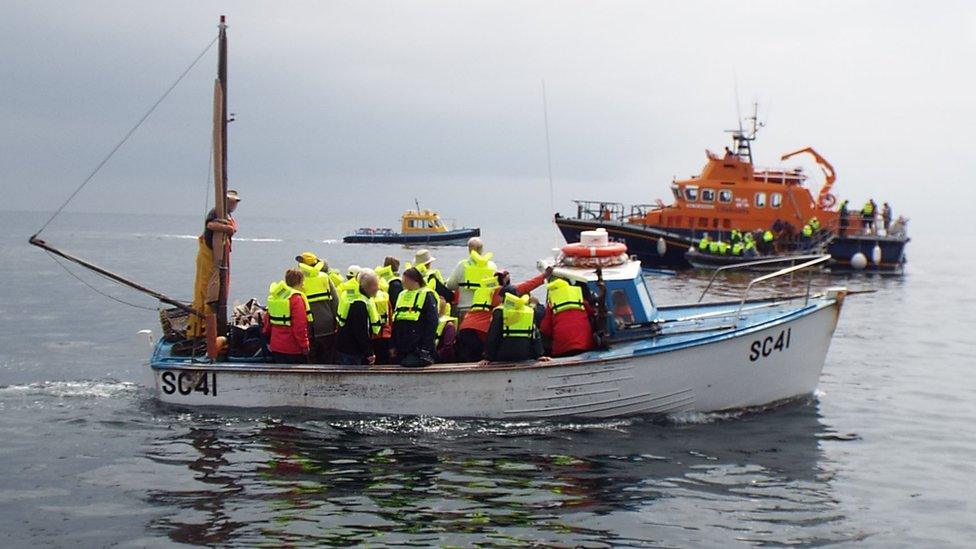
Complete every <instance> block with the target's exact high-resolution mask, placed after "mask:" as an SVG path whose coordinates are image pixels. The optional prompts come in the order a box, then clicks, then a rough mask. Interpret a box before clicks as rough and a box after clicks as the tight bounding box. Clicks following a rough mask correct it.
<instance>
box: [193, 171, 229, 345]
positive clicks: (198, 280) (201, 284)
mask: <svg viewBox="0 0 976 549" xmlns="http://www.w3.org/2000/svg"><path fill="white" fill-rule="evenodd" d="M240 201H241V197H240V196H239V195H238V194H237V191H235V190H229V191H227V218H226V219H218V218H217V209H216V208H214V209H212V210H210V212H209V213H208V214H207V219H206V220H205V221H204V224H203V234H202V235H200V238H199V239H198V240H199V247H198V248H197V272H196V277H195V278H194V281H193V308H194V309H196V310H198V311H201V312H203V313H205V314H211V313H214V312H215V311H214V308H213V304H214V303H216V302H217V294H218V293H219V291H220V278H219V277H220V272H219V271H218V270H217V269H216V268H215V267H214V249H213V244H214V233H215V232H218V233H223V234H225V235H227V238H226V240H225V241H224V242H225V244H224V246H225V250H226V252H227V258H228V261H229V259H230V248H231V246H230V241H231V237H233V236H234V233H236V232H237V221H235V220H234V218H233V216H231V214H232V213H233V212H234V210H236V209H237V203H238V202H240ZM227 283H228V285H229V283H230V281H229V280H228V281H227ZM204 327H205V324H204V319H202V318H200V317H198V316H197V315H190V318H189V320H188V321H187V325H186V337H187V338H191V339H192V338H199V337H203V336H204ZM218 335H219V334H218Z"/></svg>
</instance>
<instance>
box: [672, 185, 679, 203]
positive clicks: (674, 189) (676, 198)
mask: <svg viewBox="0 0 976 549" xmlns="http://www.w3.org/2000/svg"><path fill="white" fill-rule="evenodd" d="M671 194H673V195H674V199H675V200H681V189H679V188H678V187H677V186H674V187H671Z"/></svg>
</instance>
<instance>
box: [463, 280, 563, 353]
mask: <svg viewBox="0 0 976 549" xmlns="http://www.w3.org/2000/svg"><path fill="white" fill-rule="evenodd" d="M550 276H552V267H547V268H546V270H545V272H542V273H539V274H538V275H536V276H534V277H532V278H530V279H528V280H526V281H525V282H522V283H520V284H518V285H513V284H512V277H511V276H510V275H509V274H508V271H505V270H502V271H498V272H496V273H495V276H494V277H492V278H493V279H494V280H493V283H494V284H493V286H494V287H493V288H492V287H487V286H484V287H483V288H481V289H480V290H479V292H477V293H476V295H475V298H474V302H473V303H472V305H471V310H470V311H468V314H466V315H464V318H463V319H462V320H461V325H460V326H459V329H458V338H457V344H456V348H455V351H456V352H457V355H458V360H459V361H461V362H474V361H477V360H481V359H482V358H483V357H484V345H485V341H486V340H487V338H488V329H489V328H490V326H491V316H492V313H491V311H492V309H493V308H495V307H497V306H499V305H501V304H502V300H503V299H504V298H505V295H506V294H515V295H516V296H521V295H525V294H528V293H530V292H531V291H532V290H534V289H536V288H538V287H539V286H542V284H543V283H545V281H546V279H547V278H549V277H550ZM488 280H491V278H489V279H486V282H487V281H488ZM479 296H485V299H482V300H480V301H479Z"/></svg>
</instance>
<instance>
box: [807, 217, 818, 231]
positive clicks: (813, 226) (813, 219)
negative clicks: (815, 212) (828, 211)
mask: <svg viewBox="0 0 976 549" xmlns="http://www.w3.org/2000/svg"><path fill="white" fill-rule="evenodd" d="M808 223H809V225H810V228H811V229H813V230H814V231H819V230H820V220H819V219H817V217H816V216H814V217H811V218H810V221H808Z"/></svg>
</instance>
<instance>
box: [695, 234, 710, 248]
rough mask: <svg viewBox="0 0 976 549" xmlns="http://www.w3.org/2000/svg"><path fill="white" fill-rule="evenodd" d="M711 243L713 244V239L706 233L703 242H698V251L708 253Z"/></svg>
mask: <svg viewBox="0 0 976 549" xmlns="http://www.w3.org/2000/svg"><path fill="white" fill-rule="evenodd" d="M711 243H712V237H710V236H708V233H705V234H704V235H703V236H702V237H701V240H699V241H698V251H700V252H707V251H708V246H709V245H710V244H711Z"/></svg>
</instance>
